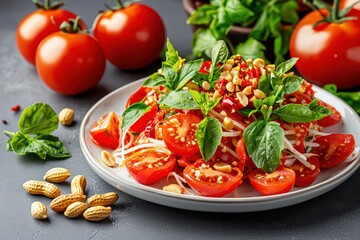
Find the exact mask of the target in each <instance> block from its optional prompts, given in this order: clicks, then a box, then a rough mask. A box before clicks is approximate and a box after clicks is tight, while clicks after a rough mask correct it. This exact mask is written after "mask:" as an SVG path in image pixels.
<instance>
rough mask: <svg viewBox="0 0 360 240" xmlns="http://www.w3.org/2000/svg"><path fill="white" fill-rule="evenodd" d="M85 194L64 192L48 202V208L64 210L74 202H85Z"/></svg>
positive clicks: (58, 210) (56, 210)
mask: <svg viewBox="0 0 360 240" xmlns="http://www.w3.org/2000/svg"><path fill="white" fill-rule="evenodd" d="M85 200H86V196H85V195H81V194H73V193H71V194H64V195H60V196H59V197H57V198H55V199H54V200H52V201H51V203H50V208H51V209H52V210H53V211H55V212H64V211H65V210H66V208H67V207H68V206H69V205H70V204H72V203H74V202H85Z"/></svg>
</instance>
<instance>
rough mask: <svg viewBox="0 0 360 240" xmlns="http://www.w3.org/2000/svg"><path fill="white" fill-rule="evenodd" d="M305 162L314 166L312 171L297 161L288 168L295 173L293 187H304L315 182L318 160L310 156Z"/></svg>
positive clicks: (317, 173)
mask: <svg viewBox="0 0 360 240" xmlns="http://www.w3.org/2000/svg"><path fill="white" fill-rule="evenodd" d="M307 161H308V162H309V163H310V164H311V165H313V166H314V169H310V168H308V167H305V166H304V164H302V163H301V162H299V161H296V162H295V163H294V164H293V165H292V166H291V167H290V168H291V169H292V170H293V171H294V172H295V175H296V177H295V186H297V187H306V186H309V185H310V184H311V183H313V182H314V181H315V179H316V178H317V176H318V175H319V173H320V169H319V159H318V158H317V157H315V156H312V157H310V158H308V159H307Z"/></svg>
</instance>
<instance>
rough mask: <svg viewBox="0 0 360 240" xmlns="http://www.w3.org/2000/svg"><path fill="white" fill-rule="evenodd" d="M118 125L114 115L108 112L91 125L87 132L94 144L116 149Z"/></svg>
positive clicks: (118, 133)
mask: <svg viewBox="0 0 360 240" xmlns="http://www.w3.org/2000/svg"><path fill="white" fill-rule="evenodd" d="M119 124H120V121H119V118H118V116H117V115H116V113H114V112H110V113H108V114H106V115H104V116H102V117H101V118H100V119H99V120H98V121H96V122H95V123H93V125H92V126H91V128H90V131H89V132H90V135H91V137H92V139H93V140H94V142H95V143H97V144H99V145H100V146H102V147H107V148H111V149H116V148H117V147H118V146H119V139H120V131H119Z"/></svg>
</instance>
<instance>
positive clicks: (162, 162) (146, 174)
mask: <svg viewBox="0 0 360 240" xmlns="http://www.w3.org/2000/svg"><path fill="white" fill-rule="evenodd" d="M125 161H126V168H127V170H128V171H129V173H130V175H131V176H132V177H133V178H134V179H135V180H136V181H137V182H139V183H142V184H145V185H150V184H154V183H156V182H158V181H160V180H161V179H163V178H164V177H166V176H167V175H168V174H169V173H170V172H171V171H172V170H173V169H174V167H175V165H176V158H175V156H174V155H172V154H171V153H170V152H169V151H168V150H167V149H159V148H146V149H142V150H139V151H137V152H134V153H133V154H131V155H130V156H127V157H126V159H125Z"/></svg>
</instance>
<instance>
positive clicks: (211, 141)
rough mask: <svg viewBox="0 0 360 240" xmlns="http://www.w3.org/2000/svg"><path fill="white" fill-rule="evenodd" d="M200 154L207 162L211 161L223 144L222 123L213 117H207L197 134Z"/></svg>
mask: <svg viewBox="0 0 360 240" xmlns="http://www.w3.org/2000/svg"><path fill="white" fill-rule="evenodd" d="M195 136H196V140H197V143H198V145H199V149H200V153H201V156H202V158H203V159H204V160H205V161H208V160H210V158H211V157H212V156H213V155H214V153H215V151H216V149H217V147H218V146H219V144H220V142H221V136H222V130H221V124H220V122H219V121H218V120H217V119H216V118H213V117H209V116H207V117H205V118H204V119H203V120H202V121H201V122H200V123H199V125H198V128H197V129H196V132H195Z"/></svg>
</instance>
